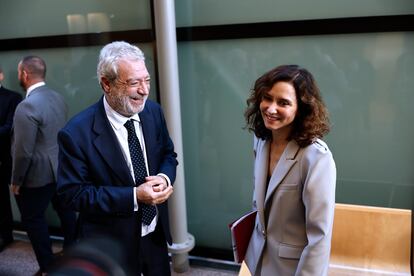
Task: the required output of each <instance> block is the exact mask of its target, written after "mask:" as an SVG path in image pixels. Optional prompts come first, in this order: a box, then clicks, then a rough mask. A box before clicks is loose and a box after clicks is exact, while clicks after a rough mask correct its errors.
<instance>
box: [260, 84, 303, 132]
mask: <svg viewBox="0 0 414 276" xmlns="http://www.w3.org/2000/svg"><path fill="white" fill-rule="evenodd" d="M297 110H298V101H297V98H296V92H295V88H294V87H293V85H292V84H290V83H288V82H284V81H279V82H277V83H275V84H274V85H273V87H272V88H271V89H270V90H269V91H268V92H267V93H265V94H264V95H263V99H262V101H261V102H260V113H261V115H262V118H263V121H264V124H265V127H266V128H267V129H269V130H271V131H272V134H282V133H284V134H285V135H286V136H287V135H289V133H290V132H291V129H292V123H293V121H294V120H295V117H296V114H297Z"/></svg>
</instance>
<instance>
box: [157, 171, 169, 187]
mask: <svg viewBox="0 0 414 276" xmlns="http://www.w3.org/2000/svg"><path fill="white" fill-rule="evenodd" d="M157 175H158V176H162V177H164V178H165V180H166V181H167V187H168V186H171V180H170V178H169V177H168V176H167V175H166V174H163V173H159V174H157Z"/></svg>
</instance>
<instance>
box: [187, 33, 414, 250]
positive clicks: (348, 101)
mask: <svg viewBox="0 0 414 276" xmlns="http://www.w3.org/2000/svg"><path fill="white" fill-rule="evenodd" d="M413 45H414V35H413V33H375V34H361V35H359V34H358V35H330V36H306V37H287V38H268V39H249V40H247V39H243V40H242V39H241V40H232V41H228V40H224V41H207V42H195V43H189V42H185V43H184V42H183V43H180V44H179V65H180V76H181V82H180V87H181V100H182V104H181V107H182V115H183V119H182V120H183V139H184V141H183V143H184V154H185V156H184V157H185V158H184V160H185V175H186V189H187V191H186V194H187V206H188V223H189V232H190V233H192V234H193V235H195V237H196V240H197V245H198V246H207V247H215V248H223V249H229V248H230V236H229V230H228V227H227V225H228V223H229V222H231V220H232V219H234V218H236V217H238V216H239V215H241V214H242V213H244V212H246V211H247V210H249V209H250V206H251V196H252V179H253V177H252V169H253V168H252V166H253V152H252V134H249V133H248V132H247V131H246V130H243V129H242V128H243V126H244V119H243V112H244V109H245V100H246V98H247V96H248V93H249V89H250V88H251V87H252V86H253V82H254V80H255V79H256V78H257V77H259V76H260V75H261V74H263V73H264V72H266V71H268V70H270V69H271V68H273V67H275V66H277V65H280V64H300V65H302V66H303V67H305V68H307V69H309V70H310V71H311V72H312V73H313V74H314V76H315V78H316V80H317V81H318V83H319V86H320V88H321V91H322V94H323V97H324V100H325V102H326V104H327V106H328V109H329V111H330V114H331V122H332V125H333V126H332V131H331V133H330V134H329V135H328V136H327V137H326V139H325V140H326V141H327V143H328V145H329V147H330V149H331V150H332V152H333V154H334V158H335V161H336V164H337V169H338V183H337V193H336V194H337V202H342V203H356V204H366V205H377V206H384V207H398V208H411V206H412V205H413V203H414V200H413V194H414V193H413V192H414V173H413V169H412V166H413V164H414V147H413V146H412V142H413V141H414V128H412V127H410V126H411V125H412V123H411V121H410V120H411V118H413V117H414V109H413V108H412V106H411V105H412V102H414V94H413V93H412V87H414V79H413V78H412V72H413V70H414V47H413Z"/></svg>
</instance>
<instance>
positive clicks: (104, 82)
mask: <svg viewBox="0 0 414 276" xmlns="http://www.w3.org/2000/svg"><path fill="white" fill-rule="evenodd" d="M101 86H102V89H103V90H104V91H105V92H106V93H107V92H109V90H110V88H111V82H110V81H109V80H108V79H107V78H105V77H101Z"/></svg>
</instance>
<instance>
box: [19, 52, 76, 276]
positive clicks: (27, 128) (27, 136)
mask: <svg viewBox="0 0 414 276" xmlns="http://www.w3.org/2000/svg"><path fill="white" fill-rule="evenodd" d="M17 71H18V79H19V82H20V85H21V86H22V87H23V89H24V90H25V91H26V98H25V99H24V100H23V101H22V102H21V103H20V104H19V105H18V106H17V108H16V113H15V116H14V122H13V128H14V131H13V136H12V158H13V167H12V177H11V190H12V192H13V193H14V194H15V197H16V201H17V203H18V206H19V210H20V213H21V220H22V223H23V226H24V227H25V229H26V231H27V234H28V237H29V239H30V242H31V243H32V246H33V250H34V252H35V255H36V259H37V262H38V264H39V268H40V270H39V272H38V273H37V274H39V275H41V274H45V273H46V272H47V270H48V268H49V266H50V265H51V264H52V262H53V261H54V255H53V252H52V248H51V240H50V236H49V230H48V224H47V221H46V218H45V212H46V209H47V207H48V205H49V203H50V202H52V205H53V207H54V209H55V210H56V212H57V214H58V216H59V218H60V221H61V224H62V230H63V235H64V244H63V247H64V248H67V247H68V246H69V245H71V244H72V243H73V242H74V241H75V230H76V214H75V212H73V211H70V210H67V209H65V208H64V207H63V206H62V204H61V202H59V201H58V198H57V196H56V181H57V177H56V176H57V163H58V151H59V149H58V144H57V133H58V131H59V130H60V129H61V128H62V127H63V126H64V124H65V122H66V116H67V106H66V103H65V101H64V98H63V96H62V95H60V94H58V93H57V92H55V91H53V90H52V89H50V88H48V87H47V86H46V84H45V75H46V64H45V62H44V61H43V59H42V58H40V57H38V56H27V57H25V58H23V59H22V60H21V61H20V62H19V65H18V68H17Z"/></svg>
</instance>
